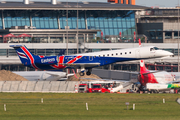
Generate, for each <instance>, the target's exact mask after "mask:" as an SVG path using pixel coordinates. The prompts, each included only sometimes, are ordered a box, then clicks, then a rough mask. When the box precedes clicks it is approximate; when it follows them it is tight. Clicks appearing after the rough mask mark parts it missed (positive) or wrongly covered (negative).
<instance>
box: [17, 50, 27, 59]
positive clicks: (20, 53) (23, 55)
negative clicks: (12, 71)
mask: <svg viewBox="0 0 180 120" xmlns="http://www.w3.org/2000/svg"><path fill="white" fill-rule="evenodd" d="M17 54H18V55H19V57H21V58H25V59H28V58H27V56H26V55H25V54H24V53H22V52H18V51H17Z"/></svg>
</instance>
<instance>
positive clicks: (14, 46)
mask: <svg viewBox="0 0 180 120" xmlns="http://www.w3.org/2000/svg"><path fill="white" fill-rule="evenodd" d="M21 46H22V45H10V46H9V47H13V48H17V47H18V48H19V47H21Z"/></svg>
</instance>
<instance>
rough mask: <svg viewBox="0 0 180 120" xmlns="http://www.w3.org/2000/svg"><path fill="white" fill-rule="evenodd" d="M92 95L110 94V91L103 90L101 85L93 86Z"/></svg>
mask: <svg viewBox="0 0 180 120" xmlns="http://www.w3.org/2000/svg"><path fill="white" fill-rule="evenodd" d="M91 91H92V93H105V92H107V93H110V90H109V89H108V87H107V88H103V87H102V85H101V84H93V86H92V89H91Z"/></svg>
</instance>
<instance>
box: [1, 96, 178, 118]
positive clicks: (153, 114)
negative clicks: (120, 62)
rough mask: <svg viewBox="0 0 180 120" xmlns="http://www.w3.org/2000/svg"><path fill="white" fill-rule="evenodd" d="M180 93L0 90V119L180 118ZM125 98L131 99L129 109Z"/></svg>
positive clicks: (128, 100) (127, 100)
mask: <svg viewBox="0 0 180 120" xmlns="http://www.w3.org/2000/svg"><path fill="white" fill-rule="evenodd" d="M178 97H180V95H178V94H108V93H107V94H102V93H99V94H98V93H97V94H96V93H95V94H90V93H87V94H83V93H77V94H73V93H72V94H70V93H61V94H59V93H0V120H178V119H180V105H179V104H178V103H177V102H176V99H177V98H178ZM41 98H43V103H41ZM163 98H164V99H165V102H166V103H163ZM125 102H129V103H130V105H129V110H127V108H126V105H125ZM86 103H88V108H89V110H88V111H87V110H86ZM4 104H6V109H7V111H4ZM133 104H135V105H136V108H135V110H132V108H133Z"/></svg>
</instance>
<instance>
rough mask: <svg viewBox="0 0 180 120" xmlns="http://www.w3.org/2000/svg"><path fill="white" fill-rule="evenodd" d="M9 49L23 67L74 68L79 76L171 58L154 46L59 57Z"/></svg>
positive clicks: (24, 49) (21, 47) (22, 48)
mask: <svg viewBox="0 0 180 120" xmlns="http://www.w3.org/2000/svg"><path fill="white" fill-rule="evenodd" d="M10 47H13V48H14V49H15V50H16V52H17V54H18V56H19V58H20V60H21V62H22V64H23V65H25V66H28V67H33V68H35V69H40V70H59V69H64V68H76V69H80V70H81V72H80V75H81V76H83V75H84V72H85V70H87V72H86V75H91V71H92V68H94V67H99V66H104V65H108V64H112V63H115V62H123V61H132V60H141V59H151V58H159V57H167V56H173V53H170V52H168V51H164V50H160V49H158V48H157V47H154V46H147V47H138V48H127V49H120V50H109V51H100V52H91V53H82V54H73V55H59V56H42V55H33V54H32V53H31V52H30V51H29V50H28V49H27V47H26V46H25V45H10Z"/></svg>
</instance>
